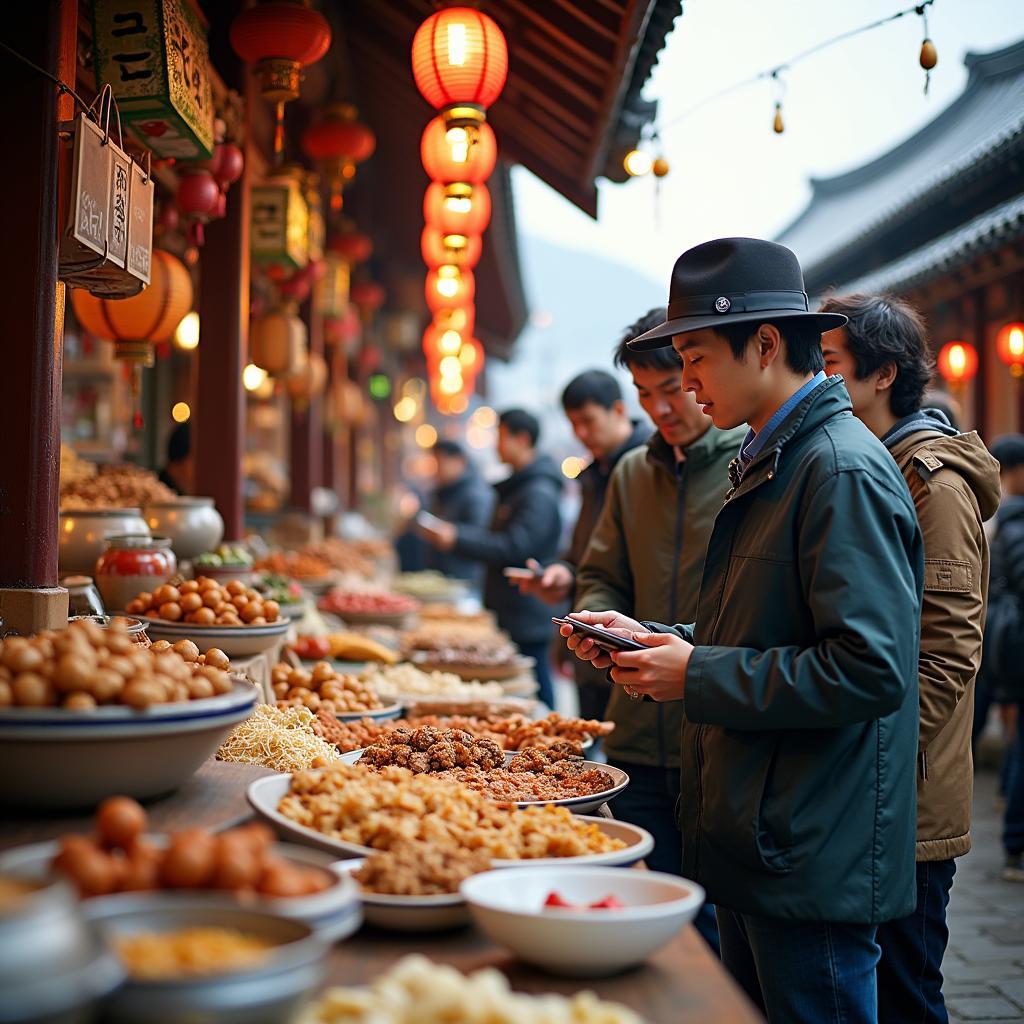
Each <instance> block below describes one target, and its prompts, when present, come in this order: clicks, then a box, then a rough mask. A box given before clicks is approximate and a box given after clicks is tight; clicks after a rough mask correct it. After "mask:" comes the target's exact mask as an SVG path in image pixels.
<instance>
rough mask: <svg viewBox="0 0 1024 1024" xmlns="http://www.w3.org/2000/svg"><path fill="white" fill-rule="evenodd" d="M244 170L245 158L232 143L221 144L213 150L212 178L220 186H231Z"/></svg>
mask: <svg viewBox="0 0 1024 1024" xmlns="http://www.w3.org/2000/svg"><path fill="white" fill-rule="evenodd" d="M244 169H245V156H244V155H243V154H242V150H241V149H240V148H239V147H238V146H236V145H235V144H234V143H233V142H221V143H219V144H218V145H216V146H214V149H213V167H212V168H211V170H212V171H213V176H214V177H215V178H216V179H217V181H218V182H219V183H220V184H221V185H222V186H224V185H233V184H234V183H235V182H236V181H238V179H239V178H240V177H241V176H242V171H243V170H244Z"/></svg>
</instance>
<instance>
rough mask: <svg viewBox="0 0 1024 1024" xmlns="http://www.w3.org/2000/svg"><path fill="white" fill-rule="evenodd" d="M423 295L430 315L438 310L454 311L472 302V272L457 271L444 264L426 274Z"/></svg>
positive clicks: (474, 282)
mask: <svg viewBox="0 0 1024 1024" xmlns="http://www.w3.org/2000/svg"><path fill="white" fill-rule="evenodd" d="M424 293H425V295H426V299H427V308H428V309H429V310H430V311H431V312H432V313H436V312H437V311H438V310H439V309H455V308H458V307H461V306H465V305H466V304H467V303H469V302H472V301H473V296H474V295H475V294H476V279H475V278H474V277H473V271H472V270H459V268H458V267H456V266H454V265H453V264H451V263H445V264H442V265H441V266H440V267H437V268H436V269H435V270H431V271H430V272H429V273H428V274H427V282H426V287H425V288H424Z"/></svg>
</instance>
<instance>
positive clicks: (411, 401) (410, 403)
mask: <svg viewBox="0 0 1024 1024" xmlns="http://www.w3.org/2000/svg"><path fill="white" fill-rule="evenodd" d="M417 408H418V405H417V402H416V399H415V398H410V397H409V396H408V395H406V396H405V397H404V398H400V399H399V400H398V401H397V402H395V408H394V413H395V419H396V420H398V422H399V423H408V422H409V420H411V419H412V418H413V416H415V415H416V409H417Z"/></svg>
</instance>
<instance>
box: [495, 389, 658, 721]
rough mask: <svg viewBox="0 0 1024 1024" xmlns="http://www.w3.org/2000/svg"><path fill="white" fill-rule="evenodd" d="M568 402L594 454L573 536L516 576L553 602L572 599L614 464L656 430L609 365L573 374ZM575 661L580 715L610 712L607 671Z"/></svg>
mask: <svg viewBox="0 0 1024 1024" xmlns="http://www.w3.org/2000/svg"><path fill="white" fill-rule="evenodd" d="M562 408H563V409H564V410H565V415H566V417H567V418H568V420H569V422H570V424H571V425H572V429H573V433H574V434H575V435H576V438H577V440H578V441H579V442H580V444H582V445H583V446H584V447H585V448H586V449H587V451H589V452H590V454H591V456H592V461H591V463H590V465H589V466H587V467H586V469H584V470H583V472H582V473H580V475H579V477H578V478H577V479H578V480H579V484H580V496H581V502H580V510H579V516H578V518H577V519H576V526H575V528H574V529H573V533H572V541H571V542H570V544H569V550H568V551H567V552H566V553H565V554H564V555H563V557H562V559H561V561H558V562H552V563H551V564H550V565H548V566H546V567H542V566H541V564H540V562H538V561H536V560H535V559H530V560H529V561H527V563H526V567H527V568H528V569H533V570H534V571H535V572H536V573H538V576H537V578H536V579H533V580H516V581H513V582H514V583H515V584H517V585H518V586H519V590H520V592H521V593H524V594H532V595H533V596H534V597H538V598H540V600H542V601H543V602H544V603H545V604H549V605H561V604H564V603H565V602H566V601H569V600H571V599H572V596H573V591H574V589H575V586H576V571H577V569H578V567H579V564H580V562H581V561H582V559H583V553H584V551H586V549H587V545H588V544H589V543H590V536H591V534H592V533H593V532H594V527H595V526H596V525H597V520H598V517H599V516H600V515H601V509H602V507H603V506H604V498H605V492H606V491H607V489H608V481H609V479H610V477H611V475H612V470H614V469H615V467H616V466H617V465H618V463H619V460H620V459H621V458H622V456H623V455H625V454H626V452H628V451H630V450H631V449H633V448H636V447H637V446H639V445H642V444H643V443H644V442H645V441H646V440H647V438H648V437H649V436H650V433H651V431H650V428H649V427H648V426H647V425H646V424H640V423H638V422H634V421H633V420H631V419H630V418H629V413H628V412H627V411H626V403H625V402H624V401H623V399H622V388H621V387H620V386H619V382H618V381H617V380H616V379H615V378H614V377H613V376H612V375H611V374H610V373H608V372H607V371H606V370H585V371H584V372H583V373H581V374H579V375H577V376H576V377H573V379H572V380H571V381H569V383H568V384H567V385H566V387H565V390H564V391H563V392H562ZM556 642H557V644H558V650H557V651H556V657H557V656H558V655H562V654H563V652H565V653H567V652H566V650H565V645H564V644H563V643H561V642H560V638H557V637H556ZM570 657H571V656H570ZM571 664H572V666H573V674H574V678H575V680H576V685H577V686H578V687H579V702H580V715H581V716H582V717H583V718H592V719H594V718H596V719H601V718H604V714H605V708H606V707H607V705H608V694H609V686H608V680H607V678H606V677H605V673H604V672H602V671H601V670H600V669H595V668H593V667H592V666H590V665H588V664H587V663H586V662H583V661H580V660H579V659H578V658H572V659H571Z"/></svg>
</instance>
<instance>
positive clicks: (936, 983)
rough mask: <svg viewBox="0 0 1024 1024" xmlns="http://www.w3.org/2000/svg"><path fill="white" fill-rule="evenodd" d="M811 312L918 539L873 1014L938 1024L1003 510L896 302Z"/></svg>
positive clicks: (964, 842) (869, 299)
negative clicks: (895, 865)
mask: <svg viewBox="0 0 1024 1024" xmlns="http://www.w3.org/2000/svg"><path fill="white" fill-rule="evenodd" d="M821 308H822V310H823V311H825V312H830V313H842V314H843V315H845V316H847V317H849V321H848V323H847V324H846V326H845V327H838V328H836V329H834V330H831V331H828V332H827V333H826V334H824V335H823V336H822V339H821V348H822V354H823V355H824V358H825V369H826V371H828V372H829V373H838V374H841V375H842V377H843V379H844V380H845V382H846V389H847V391H849V393H850V399H851V401H852V402H853V412H854V415H855V416H857V417H858V419H860V420H861V421H862V422H863V423H864V425H865V426H866V427H867V428H868V429H869V430H870V431H871V432H872V433H873V434H874V435H875V436H876V437H877V438H878V439H879V440H880V441H881V442H882V444H884V445H885V446H886V448H888V449H889V452H890V454H891V455H892V457H893V458H894V459H895V460H896V465H897V466H898V467H899V469H900V472H901V473H902V474H903V476H904V478H905V479H906V481H907V485H908V487H909V488H910V495H911V497H912V498H913V500H914V506H915V508H916V509H917V519H918V522H919V523H920V524H921V532H922V533H923V535H924V557H925V563H924V565H925V584H924V600H923V603H922V609H921V656H920V662H919V669H918V681H919V689H920V696H919V699H920V707H921V723H920V734H919V738H918V769H917V907H916V909H915V910H914V912H913V913H912V914H908V915H907V916H906V917H904V918H900V919H898V920H896V921H890V922H888V923H887V924H885V925H883V926H882V927H881V928H879V930H878V942H879V945H880V946H881V947H882V959H881V960H880V961H879V964H878V1008H879V1016H880V1017H881V1019H882V1020H886V1021H888V1020H893V1021H896V1020H908V1021H909V1020H912V1021H920V1022H921V1024H946V1022H947V1021H948V1020H949V1016H948V1014H947V1013H946V1006H945V1002H944V1000H943V997H942V958H943V954H944V953H945V950H946V943H947V941H948V939H949V932H948V930H947V928H946V906H947V904H948V903H949V891H950V888H951V887H952V885H953V874H954V872H955V871H956V861H955V860H954V858H955V857H960V856H962V855H963V854H965V853H967V851H968V850H970V848H971V794H972V787H973V782H974V765H973V762H972V759H971V725H972V723H973V719H974V684H975V679H976V678H977V675H978V669H979V667H980V665H981V642H982V636H983V632H984V626H985V599H986V595H987V593H988V577H989V551H988V543H987V541H986V539H985V527H984V523H985V520H987V519H991V517H992V516H993V515H994V514H995V512H996V509H997V508H998V507H999V464H998V463H997V462H996V460H995V459H994V458H992V456H991V455H990V454H989V453H988V450H987V449H986V447H985V445H984V444H983V443H982V440H981V438H980V437H979V436H978V434H977V432H975V431H972V432H971V433H967V434H961V433H959V432H958V431H957V430H955V429H954V428H953V427H952V426H950V424H949V421H948V420H947V419H946V417H945V416H944V415H943V414H942V413H941V412H939V411H938V410H937V409H922V408H921V404H922V398H923V395H924V389H925V387H926V386H927V385H928V382H929V380H930V379H931V376H932V373H931V366H930V364H929V359H928V355H927V353H928V342H927V338H926V335H925V327H924V323H923V321H922V320H921V317H920V316H919V315H918V313H917V311H916V310H915V309H914V308H913V307H912V306H910V305H908V304H907V303H905V302H903V301H902V300H900V299H898V298H896V297H895V296H892V295H848V296H843V297H838V298H830V299H828V300H827V301H826V302H825V303H824V305H823V306H822V307H821Z"/></svg>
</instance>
